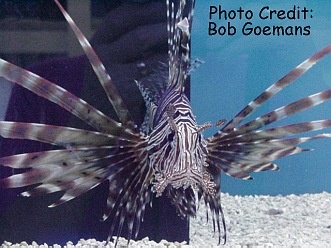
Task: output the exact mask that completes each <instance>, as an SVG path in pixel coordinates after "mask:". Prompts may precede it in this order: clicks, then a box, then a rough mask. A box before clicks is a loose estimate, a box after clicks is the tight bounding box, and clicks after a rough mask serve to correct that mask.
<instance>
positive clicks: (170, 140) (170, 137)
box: [167, 132, 175, 142]
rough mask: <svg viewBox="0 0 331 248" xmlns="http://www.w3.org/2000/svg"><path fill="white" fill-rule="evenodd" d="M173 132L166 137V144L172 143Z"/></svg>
mask: <svg viewBox="0 0 331 248" xmlns="http://www.w3.org/2000/svg"><path fill="white" fill-rule="evenodd" d="M174 136H175V132H170V133H168V135H167V139H168V142H172V141H173V140H174Z"/></svg>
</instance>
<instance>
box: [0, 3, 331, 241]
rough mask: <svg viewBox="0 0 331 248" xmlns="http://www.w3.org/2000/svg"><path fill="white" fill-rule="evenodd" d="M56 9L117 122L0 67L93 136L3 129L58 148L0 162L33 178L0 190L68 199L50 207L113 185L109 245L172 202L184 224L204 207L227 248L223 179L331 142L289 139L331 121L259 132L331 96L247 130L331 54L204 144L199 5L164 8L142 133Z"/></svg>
mask: <svg viewBox="0 0 331 248" xmlns="http://www.w3.org/2000/svg"><path fill="white" fill-rule="evenodd" d="M54 1H55V2H56V4H57V5H58V7H59V9H60V10H61V12H62V14H63V15H64V17H65V19H66V20H67V22H68V23H69V25H70V26H71V28H72V29H73V31H74V33H75V35H76V36H77V39H78V41H79V42H80V44H81V46H82V48H83V50H84V52H85V54H86V55H87V57H88V59H89V61H90V63H91V65H92V67H93V69H94V71H95V73H96V75H97V76H98V78H99V81H100V83H101V85H102V86H103V88H104V91H105V92H106V94H107V96H108V99H109V102H110V103H111V105H112V107H113V108H114V110H115V111H116V114H117V116H118V118H119V120H120V121H115V120H114V119H112V118H110V117H108V116H106V115H105V114H103V113H102V112H100V111H99V110H97V109H96V108H94V107H93V106H91V105H89V104H88V103H87V102H85V101H84V100H82V99H80V98H78V97H76V96H75V95H73V94H71V93H70V92H68V91H67V90H65V89H64V88H61V87H59V86H57V85H55V84H54V83H51V82H49V81H47V80H46V79H44V78H41V77H40V76H38V75H36V74H33V73H31V72H29V71H26V70H24V69H21V68H19V67H17V66H15V65H13V64H11V63H9V62H7V61H4V60H0V74H1V76H2V77H4V78H5V79H7V80H9V81H11V82H14V83H17V84H19V85H21V86H23V87H25V88H27V89H29V90H30V91H32V92H34V93H35V94H37V95H39V96H41V97H44V98H45V99H48V100H49V101H52V102H54V103H56V104H58V105H59V106H61V107H62V108H64V109H66V110H68V111H70V112H71V113H72V114H73V115H75V116H77V117H79V118H80V119H81V120H83V121H84V122H86V123H87V124H89V125H90V126H92V127H93V128H94V129H95V131H88V130H83V129H77V128H71V127H66V126H52V125H45V124H38V123H19V122H8V121H1V122H0V135H1V136H2V137H4V138H11V139H30V140H36V141H40V142H46V143H49V144H52V145H56V146H59V147H61V148H59V149H57V150H48V151H41V152H34V153H25V154H18V155H12V156H7V157H3V158H0V164H2V165H3V166H6V167H10V168H25V169H29V170H27V171H24V172H23V173H19V174H14V175H11V176H9V177H7V178H4V179H1V180H0V187H2V188H18V187H25V186H34V187H32V188H29V189H28V190H27V191H25V192H23V193H22V195H23V196H33V195H40V194H49V193H53V192H58V191H62V192H63V195H62V197H61V198H60V199H59V200H58V201H57V202H55V203H53V204H52V205H50V207H55V206H58V205H59V204H63V203H65V202H67V201H70V200H72V199H73V198H75V197H78V196H79V195H81V194H83V193H85V192H87V191H89V190H90V189H92V188H94V187H96V186H97V185H99V184H101V183H103V182H104V181H106V180H108V181H109V182H110V183H109V194H108V199H107V208H106V210H105V212H104V216H103V219H107V218H108V217H109V215H110V214H111V213H113V216H114V219H113V220H112V225H111V230H110V234H109V237H110V236H111V234H112V231H113V230H114V228H115V226H116V225H118V227H119V230H122V227H123V224H124V221H126V222H127V224H128V230H129V236H128V239H129V240H130V239H131V237H132V236H133V237H136V236H137V234H138V231H139V226H140V223H141V221H142V220H143V215H144V210H145V206H146V204H148V203H150V201H151V198H152V195H153V194H156V196H160V195H162V194H166V195H167V196H168V197H169V198H170V200H171V201H172V202H173V204H174V207H175V208H176V210H177V212H178V213H179V215H180V216H181V217H188V216H193V217H194V216H195V214H196V211H197V210H196V209H197V207H196V205H197V204H198V202H200V201H202V202H204V204H205V205H206V206H207V208H208V209H209V211H210V212H211V216H212V223H213V226H214V232H217V233H218V242H219V243H220V241H221V240H222V239H223V241H224V243H225V241H226V228H225V221H224V215H223V211H222V207H221V193H220V183H221V181H220V179H221V173H222V172H224V173H226V174H227V175H230V176H232V177H236V178H241V179H252V177H251V176H250V173H251V172H259V171H265V170H277V169H278V167H277V165H275V164H274V162H273V161H274V160H276V159H278V158H281V157H285V156H288V155H291V154H296V153H300V152H303V151H307V150H308V149H303V148H300V147H298V146H297V145H299V144H300V143H304V142H307V141H310V140H315V139H320V138H326V137H328V138H330V137H331V134H330V133H327V134H318V135H315V136H309V137H291V136H293V135H297V134H300V133H303V132H308V131H315V130H321V129H325V128H327V127H330V126H331V119H326V120H316V121H309V122H302V123H296V124H290V125H284V126H278V127H273V128H267V129H262V128H264V127H265V126H267V125H269V124H271V123H273V122H275V121H278V120H280V119H283V118H286V117H287V116H290V115H293V114H295V113H298V112H301V111H304V110H307V109H309V108H311V107H313V106H316V105H318V104H321V103H323V102H325V101H327V100H329V99H330V98H331V90H325V91H322V92H319V93H316V94H313V95H310V96H307V97H305V98H302V99H300V100H298V101H295V102H292V103H290V104H288V105H285V106H283V107H280V108H278V109H275V110H273V111H271V112H269V113H267V114H264V115H262V116H260V117H258V118H256V119H254V120H252V121H249V122H246V123H244V124H241V123H242V122H243V121H244V120H245V118H246V117H248V116H249V115H250V114H252V113H253V112H254V111H255V110H256V109H257V108H258V107H260V106H261V105H262V104H264V103H265V102H266V101H267V100H269V99H270V98H271V97H272V96H274V95H275V94H276V93H278V92H279V91H281V90H282V89H284V88H285V87H286V86H288V85H289V84H291V83H292V82H294V81H295V80H296V79H298V78H299V77H300V76H301V75H302V74H304V73H305V72H306V71H307V70H309V69H310V68H311V67H312V66H313V65H314V64H315V63H316V62H318V61H319V60H321V59H322V58H323V57H325V56H326V55H328V54H329V53H330V52H331V46H327V47H325V48H324V49H322V50H321V51H319V52H317V53H316V54H314V55H313V56H311V57H310V58H308V59H307V60H305V61H304V62H302V63H301V64H299V65H298V66H297V67H295V68H294V69H293V70H292V71H290V72H289V73H288V74H286V75H285V76H284V77H282V78H281V79H280V80H278V81H277V82H276V83H274V84H272V85H271V86H270V87H269V88H267V89H266V90H265V91H264V92H263V93H262V94H260V95H259V96H257V97H256V98H255V99H254V100H253V101H251V102H250V103H249V104H248V105H247V106H246V107H244V108H243V109H242V110H241V111H240V112H239V113H238V114H237V115H236V116H235V117H234V118H233V119H232V120H230V121H229V122H228V123H227V124H225V122H224V121H220V122H219V123H217V124H216V125H218V124H219V125H218V126H222V127H221V128H220V130H219V131H218V132H217V133H215V134H214V135H213V136H211V137H209V138H208V139H206V138H204V137H203V134H202V133H203V131H204V130H205V129H206V128H208V127H210V126H212V125H211V124H210V123H205V124H202V125H198V124H197V121H196V119H195V116H194V114H193V111H192V108H191V106H190V102H189V100H188V97H187V96H186V95H185V93H184V89H185V86H186V84H187V81H188V78H189V75H190V72H191V71H192V69H193V68H194V63H193V62H192V61H191V59H190V35H191V24H192V18H193V12H194V5H195V1H194V0H180V1H176V4H174V3H173V2H170V1H169V0H167V1H166V4H167V20H168V21H167V32H168V56H169V58H168V59H169V61H168V78H167V79H166V80H165V82H164V83H163V87H157V86H154V88H158V92H155V89H154V90H152V89H151V88H150V87H153V86H148V85H146V84H144V83H142V82H137V87H139V89H140V90H141V92H142V95H143V97H144V99H145V100H146V105H147V114H146V119H145V123H144V125H142V126H143V127H142V128H140V129H139V128H138V126H137V125H136V124H135V123H134V121H133V120H132V118H131V116H130V112H129V110H128V109H127V108H126V106H125V104H124V101H123V100H122V98H121V96H120V95H119V93H118V91H117V89H116V88H115V86H114V84H113V82H112V79H111V77H110V76H109V75H108V73H107V72H106V70H105V67H104V66H103V64H102V63H101V61H100V60H99V58H98V56H97V55H96V53H95V52H94V50H93V49H92V47H91V45H90V44H89V42H88V41H87V39H86V38H85V37H84V35H83V34H82V33H81V31H80V30H79V28H78V27H77V26H76V25H75V24H74V22H73V20H72V19H71V17H70V16H69V15H68V13H67V12H66V11H65V10H64V8H63V7H62V6H61V5H60V4H59V2H58V1H57V0H54ZM158 86H160V85H158ZM207 216H208V215H207ZM118 235H119V234H118Z"/></svg>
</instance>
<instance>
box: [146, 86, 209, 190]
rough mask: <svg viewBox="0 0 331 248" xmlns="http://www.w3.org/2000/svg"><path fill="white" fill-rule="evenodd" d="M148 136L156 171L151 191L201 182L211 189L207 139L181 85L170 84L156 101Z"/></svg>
mask: <svg viewBox="0 0 331 248" xmlns="http://www.w3.org/2000/svg"><path fill="white" fill-rule="evenodd" d="M153 125H154V127H153V131H152V132H151V134H150V137H149V140H148V154H149V162H150V164H151V166H152V167H153V169H154V171H155V179H156V182H154V183H155V184H154V191H155V192H156V193H157V196H159V195H161V194H162V193H163V191H164V190H165V189H166V187H167V186H169V187H174V188H177V189H178V188H180V187H183V188H184V189H186V188H188V187H190V186H191V187H193V188H194V189H197V186H201V187H202V188H203V189H204V190H205V191H206V192H210V193H212V192H213V193H214V191H215V189H214V186H215V185H214V183H213V182H212V181H211V179H210V174H209V173H208V172H207V171H206V167H207V166H208V164H207V163H206V157H207V143H206V141H205V139H204V138H203V136H202V134H201V132H200V130H199V126H198V124H197V122H196V120H195V117H194V115H193V112H192V109H191V105H190V102H189V100H188V98H187V97H186V95H185V94H184V93H183V92H182V90H181V89H179V88H176V87H171V88H169V89H168V90H167V91H166V92H165V94H164V96H163V98H162V99H161V102H160V104H159V105H158V107H157V109H156V113H155V118H154V122H153Z"/></svg>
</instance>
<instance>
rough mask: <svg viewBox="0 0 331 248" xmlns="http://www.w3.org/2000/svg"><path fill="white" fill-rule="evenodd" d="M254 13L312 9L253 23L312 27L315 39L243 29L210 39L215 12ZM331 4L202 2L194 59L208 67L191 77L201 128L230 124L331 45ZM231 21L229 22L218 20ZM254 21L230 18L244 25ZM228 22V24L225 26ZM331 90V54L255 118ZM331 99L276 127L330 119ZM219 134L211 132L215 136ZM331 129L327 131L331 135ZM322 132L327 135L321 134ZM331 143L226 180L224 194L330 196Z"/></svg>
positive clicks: (320, 143) (195, 28) (318, 142)
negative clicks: (247, 176)
mask: <svg viewBox="0 0 331 248" xmlns="http://www.w3.org/2000/svg"><path fill="white" fill-rule="evenodd" d="M211 5H215V6H217V7H218V5H221V7H222V9H226V10H231V9H233V10H237V9H238V8H239V7H242V9H244V10H248V9H250V10H252V11H253V13H254V15H255V16H254V17H256V16H257V14H258V10H259V9H261V8H262V7H263V6H269V7H270V8H271V9H284V10H287V9H290V8H292V7H293V5H296V6H300V7H301V8H303V7H306V8H307V9H312V10H313V12H312V15H313V18H312V19H310V18H309V19H307V20H283V21H278V20H276V19H273V20H264V21H261V20H259V18H254V17H253V19H252V20H251V22H252V23H254V25H259V26H265V25H283V26H288V25H302V26H306V25H310V26H311V34H310V35H309V36H253V35H250V36H244V35H242V34H241V33H240V30H239V28H238V30H237V34H236V35H235V36H229V35H224V36H219V35H215V36H208V22H209V7H210V6H211ZM330 9H331V2H330V1H322V0H318V1H302V0H297V1H283V0H281V1H230V0H225V1H214V0H213V1H211V0H207V1H197V3H196V8H195V17H194V21H193V31H192V58H199V59H201V60H203V61H204V62H205V63H204V64H202V65H201V66H200V67H199V68H198V69H197V70H196V71H195V72H194V73H192V76H191V101H192V106H193V110H194V113H195V115H196V117H197V120H198V122H199V123H203V122H205V121H212V122H214V123H215V122H217V121H218V120H220V119H223V118H225V119H227V121H230V120H231V119H232V117H234V116H235V115H236V114H237V113H238V112H239V111H240V110H241V109H242V108H243V107H244V106H245V105H246V104H247V103H248V102H250V101H251V100H252V99H254V98H255V97H256V96H258V95H259V94H260V93H261V92H262V91H264V90H265V89H266V88H267V87H269V86H270V85H271V84H272V83H274V82H275V81H276V80H278V79H280V78H281V77H282V76H284V75H285V74H286V73H287V72H288V71H290V70H291V69H293V68H294V67H295V66H297V65H298V64H299V63H301V62H302V61H303V60H305V59H306V58H308V57H309V56H311V55H312V54H314V53H315V52H317V51H319V50H320V49H322V48H323V47H324V46H326V45H328V44H330V43H331V30H330V27H331V17H330ZM214 21H215V22H217V23H219V24H220V23H223V24H226V22H227V21H229V20H227V21H225V20H218V19H215V20H214ZM246 21H247V20H245V19H243V20H239V19H238V18H237V19H235V20H231V23H233V24H234V25H236V26H237V27H241V26H242V24H244V23H245V22H246ZM220 25H221V24H220ZM330 88H331V57H330V56H329V57H326V58H325V59H324V60H322V61H320V62H319V63H318V64H317V65H315V66H314V67H313V68H312V69H311V70H309V71H308V72H307V73H306V74H304V75H303V76H302V77H301V78H300V79H299V80H297V81H296V82H295V83H293V84H292V85H290V86H288V87H287V88H285V89H284V90H283V91H281V92H279V93H278V94H277V95H275V96H274V97H273V98H272V99H271V100H269V101H268V102H267V103H266V104H265V105H264V106H262V107H261V108H260V109H258V110H257V111H256V112H255V113H254V114H253V115H252V116H251V118H249V119H250V120H251V119H252V118H253V117H254V118H256V117H258V116H260V115H262V114H264V113H267V112H269V111H271V110H274V109H276V108H278V107H281V106H283V105H285V104H287V103H290V102H293V101H296V100H298V99H300V98H302V97H305V96H307V95H310V94H314V93H317V92H320V91H322V90H326V89H330ZM330 117H331V102H327V103H324V104H321V105H319V106H316V107H314V108H313V109H310V110H308V111H304V112H302V113H299V114H296V115H293V116H291V117H289V118H286V119H285V120H281V121H278V122H276V125H280V124H291V123H296V122H304V121H310V120H319V119H329V118H330ZM216 131H217V129H208V130H207V131H205V133H204V135H205V137H209V136H211V135H212V134H213V133H215V132H216ZM330 131H331V130H330V129H328V130H324V132H330ZM316 133H317V132H316ZM319 133H322V132H319ZM330 142H331V140H330V139H325V140H316V141H313V142H308V143H306V144H303V145H302V147H305V148H312V149H314V151H311V152H306V153H300V154H296V155H293V156H290V157H287V158H283V159H280V160H277V161H276V164H277V165H278V166H279V167H280V171H267V172H259V173H253V175H252V176H253V177H254V180H250V181H244V180H240V179H235V178H231V177H229V176H227V175H223V177H222V191H223V192H228V193H230V194H238V195H250V194H251V195H255V194H270V195H278V194H282V195H287V194H303V193H317V192H322V191H327V192H331V183H330V178H331V162H330V146H331V143H330Z"/></svg>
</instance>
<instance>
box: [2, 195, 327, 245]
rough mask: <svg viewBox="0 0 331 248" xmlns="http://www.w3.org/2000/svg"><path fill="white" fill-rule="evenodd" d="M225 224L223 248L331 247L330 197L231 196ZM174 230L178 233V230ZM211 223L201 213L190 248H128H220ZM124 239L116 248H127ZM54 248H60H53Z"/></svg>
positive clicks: (225, 202) (93, 242)
mask: <svg viewBox="0 0 331 248" xmlns="http://www.w3.org/2000/svg"><path fill="white" fill-rule="evenodd" d="M222 203H223V210H224V214H225V218H226V223H227V244H226V246H225V247H323V248H324V247H331V194H330V193H326V192H323V193H320V194H304V195H300V196H298V195H288V196H285V197H284V196H245V197H242V196H230V195H228V194H222ZM174 228H175V227H174ZM212 236H213V235H212V226H211V223H208V224H207V223H206V218H205V210H204V209H203V207H202V206H201V207H200V210H199V212H198V216H197V218H196V219H193V220H191V228H190V238H191V241H190V245H188V244H186V243H185V242H182V243H178V242H174V243H172V242H168V241H165V240H163V241H161V242H160V243H156V242H154V241H150V240H148V238H145V239H143V240H140V241H131V242H130V247H144V248H145V247H168V248H172V247H182V248H190V247H217V239H216V238H215V237H212ZM126 245H127V241H126V240H125V239H120V240H119V244H118V246H117V247H126ZM2 247H3V248H7V247H51V246H50V245H47V244H37V243H32V244H27V243H25V242H22V243H20V244H11V243H10V242H5V243H4V244H2ZM52 247H54V248H55V247H60V246H59V245H53V246H52ZM65 247H67V248H70V247H114V246H113V244H109V245H107V246H105V242H99V241H96V240H80V241H79V242H78V243H77V244H73V243H72V242H70V241H69V242H68V243H67V245H66V246H65Z"/></svg>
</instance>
